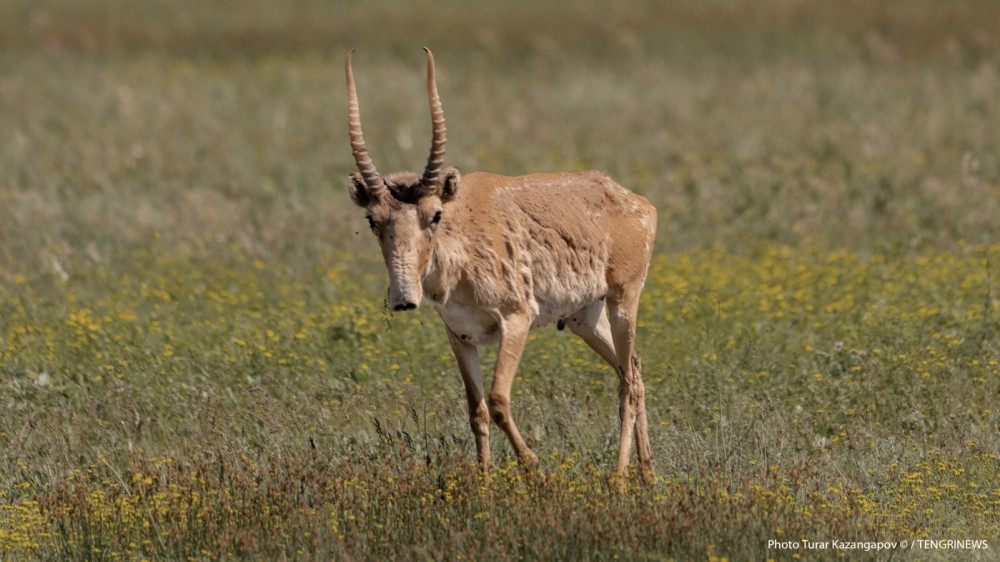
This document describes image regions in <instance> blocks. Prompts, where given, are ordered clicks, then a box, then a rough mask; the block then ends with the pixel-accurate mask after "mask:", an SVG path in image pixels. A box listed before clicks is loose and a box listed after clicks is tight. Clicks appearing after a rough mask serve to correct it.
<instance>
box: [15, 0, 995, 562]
mask: <svg viewBox="0 0 1000 562" xmlns="http://www.w3.org/2000/svg"><path fill="white" fill-rule="evenodd" d="M376 5H377V6H378V7H379V9H375V7H376ZM457 5H458V4H457V3H455V4H452V3H450V2H446V3H445V4H444V5H438V4H435V5H434V6H435V7H433V8H430V7H428V6H427V5H421V4H418V3H403V2H391V1H389V2H378V3H374V4H372V3H357V4H356V5H354V4H351V5H348V6H333V5H332V4H331V5H327V3H320V2H309V1H301V2H290V3H269V2H257V1H252V2H248V3H241V4H240V8H239V9H234V7H233V6H230V5H229V4H225V3H187V4H185V5H184V6H183V9H180V8H178V7H177V6H178V5H177V4H176V3H160V2H147V3H142V4H137V3H129V2H122V1H119V0H105V1H101V2H87V3H80V2H70V1H66V0H61V1H60V0H52V1H48V2H38V3H29V4H25V3H13V2H7V1H0V123H3V127H4V131H3V135H0V403H2V407H0V450H3V451H4V454H3V455H0V559H8V558H12V559H58V560H63V559H118V558H125V559H141V558H148V559H214V558H265V559H266V558H278V559H281V558H286V559H287V558H296V559H298V558H305V559H311V558H312V559H328V558H336V559H396V558H403V559H457V558H476V559H482V558H524V559H577V558H582V559H610V558H613V557H616V556H617V557H618V558H622V559H637V558H654V559H672V558H677V559H691V558H708V559H714V558H727V557H728V558H730V559H766V558H775V559H787V558H791V557H792V556H793V555H795V554H800V555H801V556H803V557H806V558H838V557H839V556H840V555H841V554H846V555H854V554H859V553H858V552H844V551H836V550H833V551H807V550H799V551H797V552H796V551H795V550H775V549H770V550H769V549H768V548H767V544H768V541H769V540H772V539H773V540H781V541H794V540H799V541H801V540H803V539H808V540H813V541H825V540H832V539H836V540H843V541H899V540H910V541H912V540H913V539H917V538H929V539H935V540H939V539H972V540H982V539H986V540H989V541H990V547H991V549H992V548H995V545H994V544H993V541H995V540H996V539H997V537H998V535H1000V515H998V514H1000V479H998V476H997V475H998V473H1000V457H998V455H1000V442H998V438H997V436H998V419H1000V418H998V411H997V409H996V406H995V403H996V398H997V392H998V390H1000V346H998V343H997V342H998V340H1000V301H998V296H997V295H998V294H1000V281H998V279H1000V273H998V263H1000V240H998V232H997V224H998V223H997V219H996V217H998V216H1000V158H998V156H997V155H998V154H1000V136H998V134H997V132H996V127H995V125H994V124H995V123H996V122H998V118H1000V101H998V100H1000V67H998V65H997V62H996V61H997V60H998V58H997V55H998V54H1000V39H998V36H997V34H995V33H994V32H993V30H992V28H991V27H990V24H989V22H992V21H997V19H998V18H1000V8H998V7H995V6H993V5H992V4H990V3H985V2H975V1H967V2H949V3H939V2H924V1H914V2H890V3H882V4H879V5H877V6H876V5H874V4H871V3H868V2H860V1H858V2H853V1H852V2H845V3H837V4H830V5H827V4H823V3H816V2H808V1H805V0H772V1H769V2H765V3H742V2H735V1H729V0H714V1H712V2H707V3H703V2H677V3H670V4H664V5H661V3H654V2H632V3H626V4H616V6H617V7H614V8H605V7H603V6H602V5H601V4H599V3H597V2H586V1H585V2H582V3H574V4H572V7H571V6H570V5H566V6H561V5H554V6H552V7H547V6H548V5H541V4H539V5H534V4H531V3H527V2H521V1H517V2H510V3H508V4H504V5H496V4H486V3H481V4H480V3H473V4H471V5H466V4H464V3H463V4H461V6H463V7H464V8H463V9H457V8H456V6H457ZM469 6H471V7H469ZM422 45H428V46H430V47H431V48H433V49H434V51H435V55H436V58H437V61H438V72H439V87H440V90H441V95H442V98H443V101H444V105H445V111H446V115H447V117H448V126H449V141H450V143H449V151H448V160H449V164H454V165H457V166H459V167H460V168H461V169H462V170H463V171H472V170H477V169H482V170H489V171H495V172H501V173H523V172H529V171H541V170H567V169H568V170H575V169H589V168H597V169H601V170H605V171H607V172H608V173H609V174H611V175H612V176H613V177H614V178H616V179H617V180H618V181H619V182H620V183H622V184H623V185H626V186H628V187H630V188H632V189H634V190H635V191H637V192H640V193H642V194H644V195H645V196H647V197H648V198H649V199H650V200H651V201H653V202H654V203H655V204H656V205H657V207H658V210H659V213H660V230H659V233H658V239H657V244H658V252H657V255H656V256H655V257H654V261H653V264H652V267H651V270H650V277H649V280H648V283H647V285H646V290H645V293H644V297H643V301H642V305H641V311H640V321H641V326H640V330H639V334H638V338H639V341H638V347H639V351H640V352H641V353H642V355H643V365H644V374H645V380H646V388H647V402H648V409H649V416H650V423H651V440H652V443H653V449H654V455H655V461H656V467H657V478H656V479H655V481H653V482H651V483H643V482H642V481H641V480H640V479H639V478H633V479H630V480H628V482H627V486H626V490H625V493H624V494H622V493H619V490H618V487H617V483H616V482H615V481H614V480H612V479H611V478H610V477H609V474H610V473H611V472H612V470H613V467H614V463H615V455H616V452H617V447H616V439H617V429H616V427H617V404H616V395H617V392H616V385H617V383H616V380H615V377H614V375H613V374H612V373H611V371H610V369H609V368H608V367H607V366H605V365H603V364H602V363H601V361H600V360H599V358H598V357H597V356H596V355H594V354H593V353H592V352H590V351H589V350H587V349H586V348H585V345H584V344H582V342H580V341H578V340H576V339H575V338H573V337H572V336H571V335H569V334H568V333H566V332H557V331H556V330H555V329H554V328H549V329H543V330H541V331H539V332H537V333H534V334H533V335H532V337H531V341H530V342H529V345H528V348H527V350H526V353H525V356H524V359H523V360H522V364H521V368H520V370H519V373H518V379H517V382H516V383H515V386H514V392H515V395H514V411H515V417H516V419H517V421H518V423H519V424H520V426H521V428H522V431H523V432H524V434H525V436H526V438H527V439H528V440H529V443H530V444H531V445H532V447H534V448H535V449H536V451H538V453H539V455H540V457H541V459H542V463H541V470H540V471H539V472H538V473H524V472H522V471H520V470H519V469H518V468H517V467H516V465H514V464H511V463H512V453H511V451H510V449H509V447H508V445H507V443H506V441H505V439H504V438H503V435H502V433H501V432H499V431H496V430H494V431H493V438H492V440H493V449H494V455H495V457H496V458H497V461H498V463H497V464H498V465H499V466H498V468H497V469H496V470H494V471H493V472H492V473H491V474H490V475H488V476H484V475H482V474H480V473H479V472H478V470H476V468H475V467H474V466H473V465H472V461H473V460H474V456H475V453H474V449H475V448H474V444H473V441H472V436H471V433H470V431H469V429H468V422H467V420H466V412H465V410H466V408H465V405H464V401H463V400H462V389H461V381H460V377H458V374H457V370H456V368H455V365H454V359H453V358H452V357H451V354H450V351H449V349H448V344H447V341H446V338H445V336H444V333H443V329H442V328H441V325H440V320H439V319H438V318H437V317H436V316H435V315H434V314H433V312H432V311H430V310H429V309H426V308H421V309H419V310H418V311H417V312H415V313H411V314H390V313H389V312H387V311H386V310H385V309H384V308H383V299H384V290H385V286H386V276H385V273H384V266H383V265H382V263H381V260H380V259H379V253H378V249H377V247H376V245H375V243H374V241H373V240H372V239H371V238H372V237H371V236H370V235H369V234H368V233H367V231H366V230H367V229H366V227H365V224H364V219H363V217H362V214H361V213H360V212H359V211H358V210H357V209H356V208H355V207H354V206H353V205H352V204H351V203H350V201H349V199H348V197H347V194H346V189H345V183H346V182H345V179H346V175H347V174H348V173H349V172H350V171H351V170H352V167H353V163H352V161H351V157H350V151H349V148H348V143H347V142H346V141H347V138H346V137H347V135H346V131H345V129H346V127H345V121H346V114H345V111H344V109H345V107H344V106H345V103H344V94H343V77H342V64H343V56H344V55H345V54H346V51H347V50H348V49H349V48H350V47H358V48H359V52H358V54H357V56H356V58H355V74H356V76H357V78H358V80H359V90H360V95H361V103H362V114H363V117H364V120H365V125H366V126H365V130H366V134H367V138H368V142H369V147H370V148H371V150H372V153H373V156H374V158H375V161H376V163H377V164H378V166H379V167H380V169H381V170H383V171H384V172H385V171H390V170H393V169H406V168H412V167H418V166H420V165H421V164H422V162H423V161H424V158H425V156H426V147H427V142H428V141H429V123H428V116H427V114H426V100H425V99H423V97H422V86H421V80H422V78H421V76H422V73H423V67H422V65H423V60H422V53H421V51H420V49H419V47H420V46H422ZM494 353H495V351H493V352H491V351H487V352H486V353H485V358H484V363H485V364H486V365H487V366H489V365H491V364H492V360H493V358H494V355H493V354H494ZM989 552H990V551H989V550H987V551H977V553H978V554H980V555H983V556H987V557H988V556H989ZM860 554H863V555H865V554H866V555H867V556H869V557H873V558H876V557H877V558H883V557H885V553H882V554H876V553H871V552H869V553H863V552H862V553H860ZM961 554H968V552H960V551H929V550H919V549H918V550H909V549H908V550H905V551H899V552H897V553H896V557H902V558H918V559H921V558H932V559H934V558H939V557H946V558H949V557H952V556H956V555H961Z"/></svg>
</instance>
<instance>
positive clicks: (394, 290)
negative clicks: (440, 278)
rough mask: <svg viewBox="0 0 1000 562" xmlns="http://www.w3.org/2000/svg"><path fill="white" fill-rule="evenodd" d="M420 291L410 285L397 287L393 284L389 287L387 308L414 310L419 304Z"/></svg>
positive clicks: (421, 296)
mask: <svg viewBox="0 0 1000 562" xmlns="http://www.w3.org/2000/svg"><path fill="white" fill-rule="evenodd" d="M422 292H423V291H421V290H419V289H418V288H414V287H412V286H410V287H398V286H396V285H395V284H393V285H391V286H390V287H389V295H388V296H389V308H391V309H393V310H395V311H407V310H415V309H416V308H417V307H418V306H420V300H421V299H422V298H423V295H422V294H421V293H422Z"/></svg>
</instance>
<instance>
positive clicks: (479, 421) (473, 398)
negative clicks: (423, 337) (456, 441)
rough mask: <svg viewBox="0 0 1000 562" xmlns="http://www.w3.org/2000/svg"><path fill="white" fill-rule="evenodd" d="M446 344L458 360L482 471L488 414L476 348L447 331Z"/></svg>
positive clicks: (487, 448) (486, 449)
mask: <svg viewBox="0 0 1000 562" xmlns="http://www.w3.org/2000/svg"><path fill="white" fill-rule="evenodd" d="M447 332H448V342H449V343H451V350H452V351H453V352H454V353H455V358H456V359H458V370H459V371H460V372H461V373H462V382H464V383H465V398H466V400H468V402H469V425H470V426H472V434H473V435H475V436H476V456H477V457H478V458H479V465H480V466H481V467H482V468H483V470H484V471H486V470H489V468H490V413H489V409H488V408H487V406H486V400H485V399H484V398H483V371H482V368H481V367H480V365H479V352H478V351H477V350H476V346H474V345H470V344H468V343H465V342H464V341H462V340H461V339H459V338H458V336H456V335H455V333H454V332H452V331H451V329H447Z"/></svg>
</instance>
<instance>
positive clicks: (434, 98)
mask: <svg viewBox="0 0 1000 562" xmlns="http://www.w3.org/2000/svg"><path fill="white" fill-rule="evenodd" d="M424 51H426V52H427V101H428V102H429V103H430V107H431V130H432V137H431V153H430V155H429V156H428V157H427V167H426V168H424V175H423V176H422V177H421V178H420V185H422V186H424V187H432V186H433V185H434V184H435V183H437V181H438V174H439V173H440V172H441V167H442V166H443V165H444V145H445V143H446V142H447V140H448V139H446V138H445V131H446V130H447V129H445V126H444V110H443V109H442V108H441V98H440V97H439V96H438V91H437V82H436V81H435V79H434V55H433V54H431V50H430V49H428V48H427V47H424Z"/></svg>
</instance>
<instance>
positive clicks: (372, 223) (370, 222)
mask: <svg viewBox="0 0 1000 562" xmlns="http://www.w3.org/2000/svg"><path fill="white" fill-rule="evenodd" d="M365 218H366V219H368V228H371V229H372V230H375V219H373V218H372V216H371V215H365Z"/></svg>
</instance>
